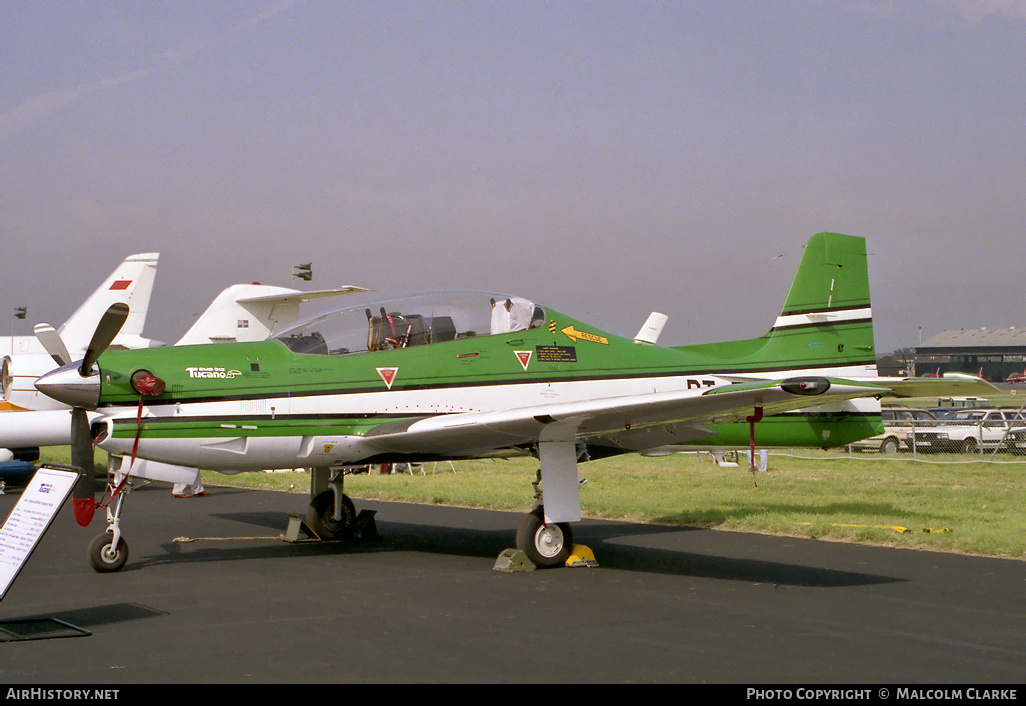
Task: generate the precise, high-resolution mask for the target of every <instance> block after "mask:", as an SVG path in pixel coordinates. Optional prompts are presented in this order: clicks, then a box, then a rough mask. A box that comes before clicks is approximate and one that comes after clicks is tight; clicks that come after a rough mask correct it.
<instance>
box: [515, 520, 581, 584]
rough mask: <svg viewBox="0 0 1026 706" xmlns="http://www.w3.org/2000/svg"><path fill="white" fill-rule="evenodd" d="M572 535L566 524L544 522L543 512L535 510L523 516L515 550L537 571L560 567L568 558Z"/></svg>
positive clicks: (572, 544) (572, 542)
mask: <svg viewBox="0 0 1026 706" xmlns="http://www.w3.org/2000/svg"><path fill="white" fill-rule="evenodd" d="M573 546H574V533H573V529H571V527H570V523H568V522H558V523H548V524H546V522H545V511H544V509H543V508H540V507H539V508H536V509H534V510H532V511H531V512H529V513H527V514H526V515H525V516H524V521H523V522H521V523H520V529H518V530H517V549H519V550H521V551H522V552H524V554H526V555H527V558H528V559H530V560H531V562H532V563H533V564H534V565H535V566H537V567H538V568H539V569H547V568H550V567H553V566H562V565H563V564H565V563H566V560H567V559H569V558H570V551H571V550H572V549H573Z"/></svg>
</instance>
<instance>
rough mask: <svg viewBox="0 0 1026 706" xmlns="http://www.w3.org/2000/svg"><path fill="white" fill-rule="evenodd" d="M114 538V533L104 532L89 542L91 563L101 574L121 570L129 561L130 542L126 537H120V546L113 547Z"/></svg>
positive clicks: (94, 569)
mask: <svg viewBox="0 0 1026 706" xmlns="http://www.w3.org/2000/svg"><path fill="white" fill-rule="evenodd" d="M112 539H114V535H113V533H111V532H104V533H103V534H100V535H97V536H96V537H95V538H94V539H93V541H92V542H90V543H89V552H88V554H89V565H90V566H92V567H93V571H97V572H99V573H101V574H106V573H110V572H112V571H121V569H123V568H124V566H125V564H126V563H128V542H126V541H125V538H124V537H120V538H118V546H117V547H112V546H111V540H112Z"/></svg>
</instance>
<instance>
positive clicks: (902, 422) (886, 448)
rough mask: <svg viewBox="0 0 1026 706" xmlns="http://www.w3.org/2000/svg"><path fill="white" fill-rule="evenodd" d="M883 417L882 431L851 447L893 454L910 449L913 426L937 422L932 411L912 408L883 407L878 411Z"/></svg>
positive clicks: (917, 427) (922, 426)
mask: <svg viewBox="0 0 1026 706" xmlns="http://www.w3.org/2000/svg"><path fill="white" fill-rule="evenodd" d="M880 416H881V417H883V425H884V433H883V434H879V435H877V436H871V437H869V438H868V439H863V440H862V441H856V442H855V443H854V444H852V447H853V448H855V449H857V450H862V449H877V450H878V451H879V452H880V453H884V454H893V453H897V452H898V451H900V450H901V449H910V448H912V446H911V443H912V442H911V441H910V439H911V436H910V433H911V431H912V430H913V428H916V429H919V428H927V427H930V426H933V425H935V424H939V423H940V421H939V420H938V419H937V417H936V415H934V414H933V412H930V411H928V410H925V409H914V408H911V407H909V408H906V407H901V408H894V407H892V408H889V409H888V408H884V409H883V410H882V411H881V412H880Z"/></svg>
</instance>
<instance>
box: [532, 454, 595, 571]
mask: <svg viewBox="0 0 1026 706" xmlns="http://www.w3.org/2000/svg"><path fill="white" fill-rule="evenodd" d="M538 458H539V460H540V461H541V470H539V471H538V480H537V481H535V483H534V489H535V507H534V509H533V510H531V512H529V513H527V515H525V516H524V520H523V522H522V523H521V524H520V529H519V530H517V545H516V546H517V549H519V550H520V551H522V552H524V554H526V555H527V558H528V559H530V560H531V562H532V563H534V565H535V566H537V567H538V568H549V567H553V566H561V565H563V564H565V563H566V560H567V559H569V558H570V553H571V551H572V550H573V547H574V534H573V529H572V528H571V526H570V523H571V522H576V521H578V520H580V519H581V499H580V478H579V476H578V475H577V448H576V444H575V443H574V442H573V441H572V440H565V441H542V442H541V443H539V444H538ZM539 484H543V485H544V488H545V495H546V497H545V498H544V499H543V498H542V491H541V489H540V488H539ZM546 503H547V505H546Z"/></svg>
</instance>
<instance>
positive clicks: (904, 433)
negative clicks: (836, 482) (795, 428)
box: [851, 405, 1026, 461]
mask: <svg viewBox="0 0 1026 706" xmlns="http://www.w3.org/2000/svg"><path fill="white" fill-rule="evenodd" d="M1024 408H1026V405H1024V406H1023V407H1019V408H1003V409H984V408H973V409H958V410H950V411H947V410H927V409H885V410H884V411H883V423H884V430H885V431H884V433H883V434H881V435H879V436H874V437H872V438H869V439H865V440H863V441H860V442H857V443H855V444H852V446H851V449H852V450H854V451H874V450H875V451H877V452H879V453H881V454H885V455H894V454H900V453H904V454H908V453H911V454H912V455H913V456H914V457H917V458H918V457H923V460H927V459H928V458H929V457H930V456H932V455H934V454H941V453H945V454H960V455H963V456H972V457H976V458H980V459H982V460H997V457H998V456H999V455H1000V456H1001V457H1002V458H1004V459H1008V458H1009V457H1012V458H1015V457H1019V458H1021V459H1022V460H1024V461H1026V409H1024Z"/></svg>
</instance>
